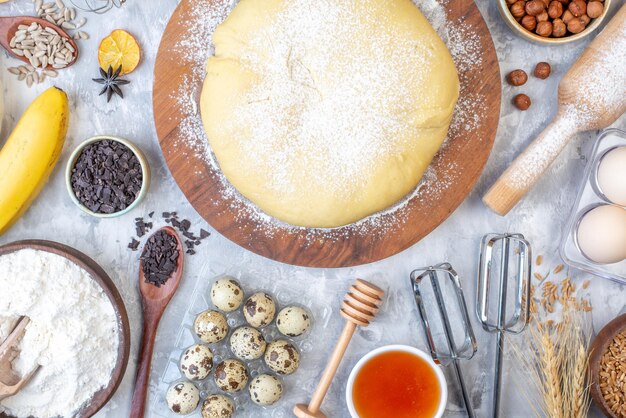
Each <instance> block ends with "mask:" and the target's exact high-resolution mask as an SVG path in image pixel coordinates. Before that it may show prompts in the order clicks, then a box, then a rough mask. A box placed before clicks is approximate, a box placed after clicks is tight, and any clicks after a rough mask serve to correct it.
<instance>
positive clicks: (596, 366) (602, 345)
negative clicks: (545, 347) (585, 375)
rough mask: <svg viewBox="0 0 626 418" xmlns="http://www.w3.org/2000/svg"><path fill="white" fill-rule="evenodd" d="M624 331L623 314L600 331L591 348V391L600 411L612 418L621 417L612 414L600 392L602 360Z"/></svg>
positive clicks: (624, 318)
mask: <svg viewBox="0 0 626 418" xmlns="http://www.w3.org/2000/svg"><path fill="white" fill-rule="evenodd" d="M623 331H626V314H622V315H620V316H618V317H617V318H615V319H613V320H612V321H611V322H609V323H608V324H606V325H605V326H604V328H602V329H601V330H600V332H599V333H598V335H597V336H596V338H595V339H594V340H593V343H592V344H591V347H590V348H589V376H590V380H591V386H590V388H589V391H590V392H591V397H592V398H593V401H594V402H595V403H596V405H597V406H598V408H600V411H602V413H603V414H604V415H605V416H607V417H612V418H619V417H618V416H617V415H615V414H614V413H613V412H611V409H610V408H609V406H608V405H607V403H606V401H605V400H604V397H603V396H602V392H601V391H600V383H599V375H600V360H602V356H603V355H604V353H605V352H606V350H607V347H608V346H609V344H610V343H611V342H612V341H613V339H614V338H615V337H616V336H617V335H618V334H620V333H621V332H623Z"/></svg>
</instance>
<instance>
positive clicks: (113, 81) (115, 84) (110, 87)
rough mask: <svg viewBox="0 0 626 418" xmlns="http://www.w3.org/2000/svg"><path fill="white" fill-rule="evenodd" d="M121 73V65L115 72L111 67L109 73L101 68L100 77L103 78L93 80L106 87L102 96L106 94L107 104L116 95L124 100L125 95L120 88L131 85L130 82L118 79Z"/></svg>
mask: <svg viewBox="0 0 626 418" xmlns="http://www.w3.org/2000/svg"><path fill="white" fill-rule="evenodd" d="M121 72H122V66H121V65H120V66H119V67H117V70H115V71H113V68H112V67H111V66H110V65H109V69H108V70H107V71H104V70H103V69H102V68H100V75H101V76H102V78H92V80H93V81H95V82H96V83H98V84H103V85H104V88H103V89H102V91H101V92H100V96H102V95H103V94H104V93H106V94H107V103H108V102H110V101H111V97H113V94H114V93H115V94H117V95H118V96H120V97H121V98H122V99H123V98H124V93H122V89H121V88H120V86H123V85H125V84H128V83H130V81H128V80H122V79H121V78H118V77H119V75H120V73H121Z"/></svg>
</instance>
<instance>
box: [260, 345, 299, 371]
mask: <svg viewBox="0 0 626 418" xmlns="http://www.w3.org/2000/svg"><path fill="white" fill-rule="evenodd" d="M265 363H266V364H267V366H268V367H269V368H270V369H272V370H273V371H275V372H276V373H278V374H291V373H293V372H295V371H296V369H297V368H298V366H299V365H300V353H298V350H297V349H296V347H294V346H293V345H292V344H291V343H290V342H289V341H287V340H276V341H272V342H271V343H269V344H268V345H267V349H266V350H265Z"/></svg>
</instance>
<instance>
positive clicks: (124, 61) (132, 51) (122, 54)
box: [98, 29, 141, 74]
mask: <svg viewBox="0 0 626 418" xmlns="http://www.w3.org/2000/svg"><path fill="white" fill-rule="evenodd" d="M139 61H141V48H140V47H139V44H138V43H137V40H136V39H135V38H134V37H133V35H131V34H130V33H128V32H126V31H125V30H122V29H116V30H114V31H113V32H111V34H110V35H109V36H107V37H106V38H104V39H103V40H102V42H100V47H99V48H98V62H99V63H100V67H101V68H103V69H104V70H107V69H108V68H109V66H111V67H113V70H115V69H117V68H118V67H119V66H120V65H121V66H122V74H128V73H130V72H132V71H133V70H134V69H135V68H137V65H139Z"/></svg>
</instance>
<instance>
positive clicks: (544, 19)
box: [536, 10, 549, 22]
mask: <svg viewBox="0 0 626 418" xmlns="http://www.w3.org/2000/svg"><path fill="white" fill-rule="evenodd" d="M548 18H549V16H548V12H546V11H545V10H544V11H543V12H541V13H540V14H538V15H537V17H536V19H537V22H547V21H548Z"/></svg>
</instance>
